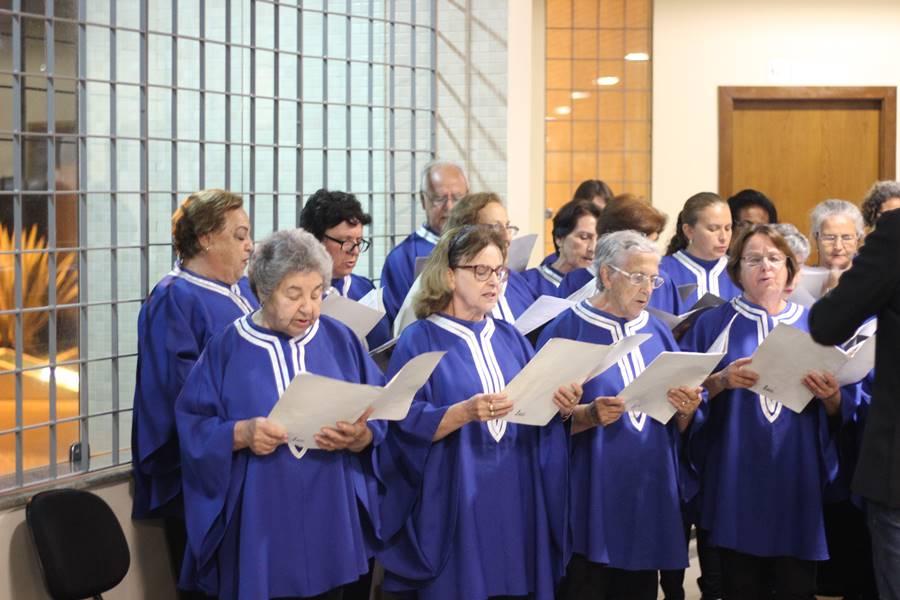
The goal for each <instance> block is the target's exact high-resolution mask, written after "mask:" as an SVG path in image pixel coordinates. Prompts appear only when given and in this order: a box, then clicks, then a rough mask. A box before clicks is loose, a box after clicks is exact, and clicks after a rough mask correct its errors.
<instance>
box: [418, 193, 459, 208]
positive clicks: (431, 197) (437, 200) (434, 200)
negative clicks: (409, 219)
mask: <svg viewBox="0 0 900 600" xmlns="http://www.w3.org/2000/svg"><path fill="white" fill-rule="evenodd" d="M464 196H465V194H450V193H447V194H444V195H443V196H437V195H435V194H426V195H425V197H426V198H428V202H430V203H431V205H432V206H444V205H445V204H447V202H449V201H450V200H452V201H453V203H454V204H456V203H457V202H459V201H460V200H462V199H463V197H464Z"/></svg>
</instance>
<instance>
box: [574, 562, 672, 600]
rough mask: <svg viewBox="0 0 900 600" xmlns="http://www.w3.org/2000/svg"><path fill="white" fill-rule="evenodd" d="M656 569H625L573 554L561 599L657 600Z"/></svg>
mask: <svg viewBox="0 0 900 600" xmlns="http://www.w3.org/2000/svg"><path fill="white" fill-rule="evenodd" d="M656 573H657V572H656V571H625V570H623V569H614V568H612V567H608V566H606V565H601V564H598V563H593V562H590V561H589V560H588V559H587V558H585V557H584V556H582V555H581V554H576V555H575V556H573V557H572V560H571V561H570V562H569V568H568V569H567V570H566V582H565V584H564V586H563V589H562V591H561V594H560V599H561V600H656V589H657V579H656Z"/></svg>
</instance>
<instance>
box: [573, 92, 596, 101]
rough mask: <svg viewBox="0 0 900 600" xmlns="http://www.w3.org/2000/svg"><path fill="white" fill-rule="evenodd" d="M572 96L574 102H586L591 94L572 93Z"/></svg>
mask: <svg viewBox="0 0 900 600" xmlns="http://www.w3.org/2000/svg"><path fill="white" fill-rule="evenodd" d="M570 96H572V100H584V99H586V98H590V97H591V94H590V93H589V92H572V93H571V94H570Z"/></svg>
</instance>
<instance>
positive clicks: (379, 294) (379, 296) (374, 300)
mask: <svg viewBox="0 0 900 600" xmlns="http://www.w3.org/2000/svg"><path fill="white" fill-rule="evenodd" d="M357 302H359V303H360V304H362V305H363V306H368V307H369V308H371V309H372V310H379V311H381V312H385V310H384V288H372V289H371V290H369V293H368V294H366V295H365V296H363V297H362V298H360V299H359V300H357Z"/></svg>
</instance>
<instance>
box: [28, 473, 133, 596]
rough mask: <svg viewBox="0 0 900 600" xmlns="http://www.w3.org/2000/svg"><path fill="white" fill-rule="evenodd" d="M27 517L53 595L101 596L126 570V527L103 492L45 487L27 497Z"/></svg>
mask: <svg viewBox="0 0 900 600" xmlns="http://www.w3.org/2000/svg"><path fill="white" fill-rule="evenodd" d="M25 518H26V520H27V521H28V528H29V529H30V530H31V537H32V539H33V540H34V545H35V546H36V547H37V553H38V557H39V558H40V563H41V569H42V570H43V572H44V580H45V582H46V584H47V591H48V592H49V593H50V595H51V596H52V597H53V598H55V599H57V600H81V599H82V598H102V596H101V595H100V594H102V593H103V592H106V591H108V590H111V589H112V588H114V587H115V586H116V585H118V584H119V582H120V581H122V579H123V578H124V577H125V574H126V573H128V567H129V565H130V564H131V555H130V554H129V552H128V542H126V541H125V534H124V533H122V526H121V525H119V520H118V519H117V518H116V515H115V514H113V511H112V509H110V507H109V505H108V504H106V502H104V501H103V499H101V498H100V497H99V496H96V495H95V494H92V493H90V492H85V491H81V490H68V489H65V490H50V491H48V492H41V493H40V494H36V495H35V496H33V497H32V498H31V500H30V501H29V502H28V506H27V507H26V509H25Z"/></svg>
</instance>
